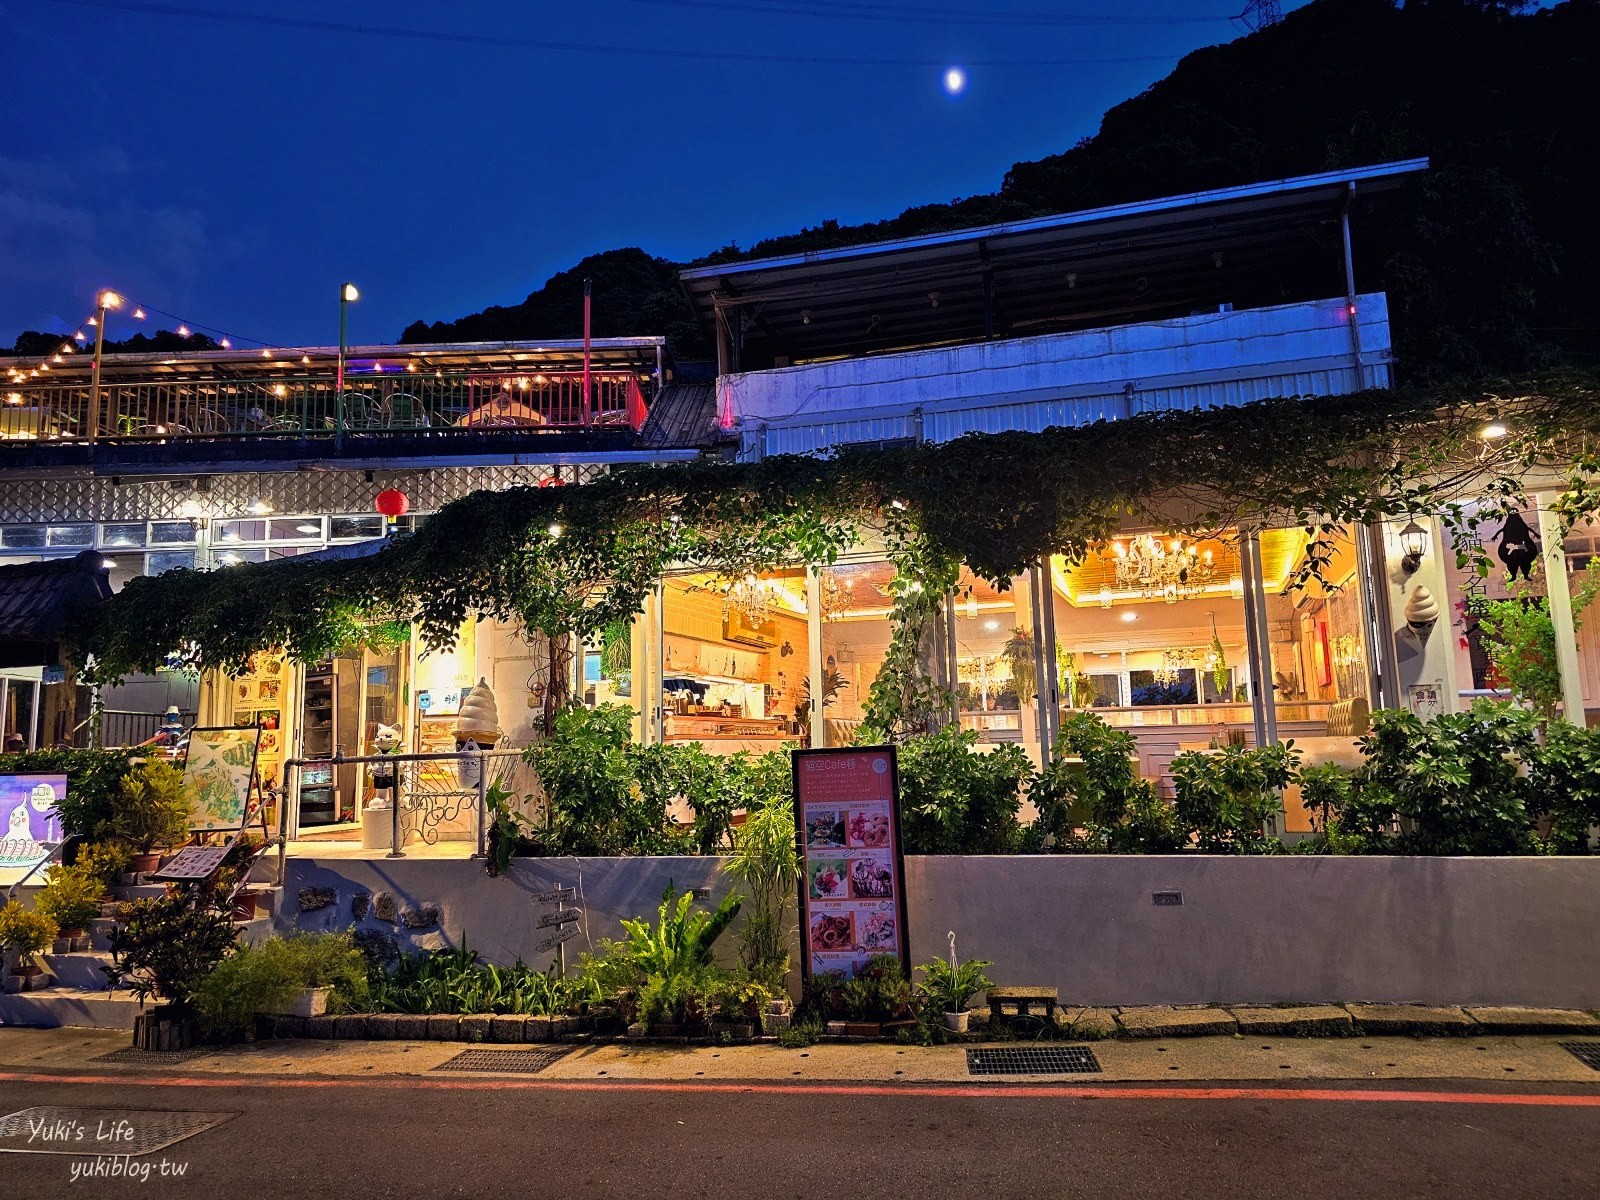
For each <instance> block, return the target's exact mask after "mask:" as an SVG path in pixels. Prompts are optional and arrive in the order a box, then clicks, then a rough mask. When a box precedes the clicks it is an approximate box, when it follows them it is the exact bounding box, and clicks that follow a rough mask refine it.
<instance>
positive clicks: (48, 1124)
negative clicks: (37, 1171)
mask: <svg viewBox="0 0 1600 1200" xmlns="http://www.w3.org/2000/svg"><path fill="white" fill-rule="evenodd" d="M238 1115H239V1114H238V1113H229V1112H169V1111H166V1110H156V1109H148V1108H60V1107H57V1106H55V1105H41V1106H39V1107H37V1108H24V1109H23V1110H21V1111H20V1112H14V1113H8V1114H6V1115H5V1116H3V1117H0V1152H4V1153H10V1154H76V1155H78V1156H80V1157H82V1156H85V1155H93V1154H111V1155H116V1156H117V1157H118V1158H121V1157H123V1156H124V1155H130V1154H134V1155H137V1154H154V1153H155V1152H156V1151H157V1150H164V1149H166V1148H167V1147H168V1146H171V1145H173V1144H175V1143H177V1142H181V1141H183V1140H184V1139H185V1138H191V1137H193V1136H194V1135H195V1134H197V1133H204V1132H205V1131H206V1130H207V1129H212V1128H214V1127H215V1126H218V1125H221V1124H222V1123H223V1122H224V1121H231V1120H232V1119H233V1118H234V1117H236V1116H238Z"/></svg>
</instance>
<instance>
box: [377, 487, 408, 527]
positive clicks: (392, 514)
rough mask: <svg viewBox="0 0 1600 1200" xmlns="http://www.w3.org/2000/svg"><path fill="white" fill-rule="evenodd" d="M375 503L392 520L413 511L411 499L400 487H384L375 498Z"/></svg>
mask: <svg viewBox="0 0 1600 1200" xmlns="http://www.w3.org/2000/svg"><path fill="white" fill-rule="evenodd" d="M372 503H373V505H374V506H375V507H376V508H377V510H378V511H379V512H380V513H382V514H383V515H384V516H386V517H388V518H389V519H390V520H391V521H392V520H394V519H395V518H396V517H403V516H405V515H406V513H408V512H410V511H411V501H410V500H408V499H406V494H405V493H404V492H402V491H401V490H400V489H399V488H384V489H383V491H381V492H379V493H378V495H377V498H376V499H374V500H373V502H372Z"/></svg>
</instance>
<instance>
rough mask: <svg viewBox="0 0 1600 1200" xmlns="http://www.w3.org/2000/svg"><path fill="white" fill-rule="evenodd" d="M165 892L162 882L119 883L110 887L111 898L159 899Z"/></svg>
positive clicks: (165, 886)
mask: <svg viewBox="0 0 1600 1200" xmlns="http://www.w3.org/2000/svg"><path fill="white" fill-rule="evenodd" d="M166 894H167V885H166V884H164V883H119V884H117V885H116V886H115V887H113V888H112V889H111V898H112V899H113V900H159V899H161V897H163V896H165V895H166Z"/></svg>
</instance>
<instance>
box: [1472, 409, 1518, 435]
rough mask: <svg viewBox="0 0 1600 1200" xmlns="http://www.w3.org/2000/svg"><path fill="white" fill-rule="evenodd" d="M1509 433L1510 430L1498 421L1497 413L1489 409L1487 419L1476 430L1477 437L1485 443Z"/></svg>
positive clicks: (1498, 414)
mask: <svg viewBox="0 0 1600 1200" xmlns="http://www.w3.org/2000/svg"><path fill="white" fill-rule="evenodd" d="M1510 432H1511V430H1510V429H1508V428H1507V427H1506V423H1505V422H1504V421H1503V420H1501V419H1500V413H1499V411H1498V410H1497V409H1490V410H1489V416H1488V418H1487V419H1486V420H1485V421H1484V423H1483V425H1482V427H1481V428H1480V429H1479V430H1478V436H1479V437H1481V438H1482V439H1483V440H1484V441H1486V442H1492V441H1494V440H1496V439H1497V438H1503V437H1505V436H1506V434H1508V433H1510Z"/></svg>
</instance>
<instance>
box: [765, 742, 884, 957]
mask: <svg viewBox="0 0 1600 1200" xmlns="http://www.w3.org/2000/svg"><path fill="white" fill-rule="evenodd" d="M793 760H794V798H795V802H794V812H795V824H796V826H797V827H798V829H799V834H800V853H801V864H802V869H801V875H800V942H801V954H800V966H801V971H802V973H803V975H804V976H805V978H806V979H810V978H811V976H812V975H813V974H816V973H819V972H823V971H842V972H843V973H844V974H845V975H846V976H849V977H853V976H854V975H855V973H856V972H857V971H858V970H859V969H860V968H861V966H862V965H863V964H864V963H865V962H866V961H867V960H868V959H869V958H871V957H873V956H874V955H876V954H892V955H894V956H895V957H896V958H898V959H899V960H900V963H901V965H902V966H903V967H904V968H905V970H906V974H907V976H909V975H910V973H911V957H910V956H911V947H910V943H909V942H908V941H907V939H906V895H905V892H906V888H905V879H906V871H905V859H904V857H903V856H902V854H901V850H900V778H899V775H898V773H897V771H896V765H895V752H894V747H893V746H867V747H859V746H852V747H848V748H843V749H837V750H796V751H794V755H793Z"/></svg>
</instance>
